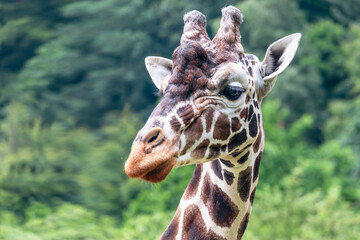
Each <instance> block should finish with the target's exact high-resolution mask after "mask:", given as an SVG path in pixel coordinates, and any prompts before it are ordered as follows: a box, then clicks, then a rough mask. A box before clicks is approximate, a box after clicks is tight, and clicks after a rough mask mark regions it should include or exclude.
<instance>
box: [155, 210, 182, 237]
mask: <svg viewBox="0 0 360 240" xmlns="http://www.w3.org/2000/svg"><path fill="white" fill-rule="evenodd" d="M180 214H181V210H180V208H178V209H177V210H176V213H175V216H174V217H173V219H172V221H171V223H170V224H169V226H168V227H167V228H166V230H165V232H164V233H163V234H162V235H161V237H160V239H161V240H168V239H175V237H176V235H177V234H178V231H179V220H180Z"/></svg>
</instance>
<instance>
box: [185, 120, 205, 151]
mask: <svg viewBox="0 0 360 240" xmlns="http://www.w3.org/2000/svg"><path fill="white" fill-rule="evenodd" d="M202 131H203V127H202V123H201V119H200V118H196V119H195V120H194V121H193V122H192V123H191V124H190V126H189V127H188V128H187V129H186V130H185V138H186V144H185V146H184V149H183V150H182V151H181V153H180V155H184V154H185V153H186V152H187V150H188V149H189V148H190V147H192V146H193V145H194V144H195V142H196V141H197V140H199V139H200V138H201V135H202Z"/></svg>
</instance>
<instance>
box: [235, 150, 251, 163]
mask: <svg viewBox="0 0 360 240" xmlns="http://www.w3.org/2000/svg"><path fill="white" fill-rule="evenodd" d="M249 154H250V151H248V152H247V153H245V154H244V155H243V156H242V157H241V158H239V160H237V162H238V163H239V164H243V163H244V162H246V161H247V160H248V157H249Z"/></svg>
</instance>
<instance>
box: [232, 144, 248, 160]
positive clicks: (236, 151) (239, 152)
mask: <svg viewBox="0 0 360 240" xmlns="http://www.w3.org/2000/svg"><path fill="white" fill-rule="evenodd" d="M251 145H252V143H249V144H248V145H246V146H245V147H244V148H243V149H241V150H240V149H236V150H235V151H234V153H233V154H231V156H233V158H237V157H238V156H239V155H240V154H242V153H243V152H244V151H246V150H247V149H248V148H249V147H250V146H251Z"/></svg>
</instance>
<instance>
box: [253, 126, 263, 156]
mask: <svg viewBox="0 0 360 240" xmlns="http://www.w3.org/2000/svg"><path fill="white" fill-rule="evenodd" d="M261 139H262V133H261V131H259V135H258V137H257V139H256V141H255V142H254V144H253V149H254V153H257V152H258V151H259V147H260V143H261Z"/></svg>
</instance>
